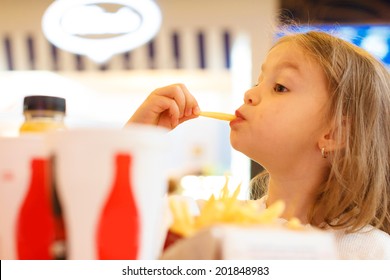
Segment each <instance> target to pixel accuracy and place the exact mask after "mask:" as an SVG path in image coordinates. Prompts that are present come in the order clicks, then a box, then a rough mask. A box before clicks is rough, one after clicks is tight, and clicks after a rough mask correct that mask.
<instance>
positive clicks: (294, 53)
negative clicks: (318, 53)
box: [262, 42, 314, 71]
mask: <svg viewBox="0 0 390 280" xmlns="http://www.w3.org/2000/svg"><path fill="white" fill-rule="evenodd" d="M313 62H314V59H313V58H312V57H311V56H309V55H308V54H307V53H305V50H304V49H303V48H302V47H301V46H299V45H297V44H295V43H293V42H282V43H278V44H276V45H275V46H274V47H273V48H272V49H271V50H270V51H269V52H268V55H267V57H266V59H265V61H264V63H263V65H262V71H264V70H266V69H267V68H268V67H270V68H271V67H278V68H279V67H282V66H287V67H290V68H291V67H292V68H297V70H299V69H301V68H306V67H308V66H312V65H313Z"/></svg>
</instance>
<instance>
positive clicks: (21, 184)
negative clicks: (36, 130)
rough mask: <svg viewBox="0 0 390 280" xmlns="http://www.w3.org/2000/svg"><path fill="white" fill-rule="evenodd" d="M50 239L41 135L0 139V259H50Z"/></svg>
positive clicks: (47, 169)
mask: <svg viewBox="0 0 390 280" xmlns="http://www.w3.org/2000/svg"><path fill="white" fill-rule="evenodd" d="M53 240H54V219H53V216H52V208H51V201H50V166H49V153H48V149H47V147H46V146H45V141H44V138H43V136H40V135H22V136H19V137H0V259H51V258H52V256H51V253H50V247H51V245H52V242H53Z"/></svg>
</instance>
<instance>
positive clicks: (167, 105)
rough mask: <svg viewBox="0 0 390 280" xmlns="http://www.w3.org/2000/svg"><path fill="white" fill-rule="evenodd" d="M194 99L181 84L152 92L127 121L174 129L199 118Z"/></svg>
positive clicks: (197, 107) (196, 103) (198, 110)
mask: <svg viewBox="0 0 390 280" xmlns="http://www.w3.org/2000/svg"><path fill="white" fill-rule="evenodd" d="M199 112H200V109H199V106H198V102H197V101H196V99H195V98H194V97H193V96H192V95H191V94H190V92H189V91H188V89H187V88H186V87H185V85H183V84H173V85H169V86H166V87H162V88H158V89H156V90H154V91H153V92H152V93H151V94H150V95H149V96H148V97H147V98H146V100H145V101H144V102H143V103H142V104H141V106H140V107H139V108H138V109H137V110H136V111H135V113H134V114H133V116H132V117H131V118H130V119H129V121H128V122H127V124H129V123H143V124H152V125H157V126H162V127H166V128H168V129H173V128H175V127H176V126H177V125H178V124H180V123H182V122H184V121H186V120H189V119H193V118H197V117H198V116H199Z"/></svg>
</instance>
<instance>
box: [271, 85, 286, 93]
mask: <svg viewBox="0 0 390 280" xmlns="http://www.w3.org/2000/svg"><path fill="white" fill-rule="evenodd" d="M274 91H275V92H287V91H288V89H287V88H286V87H285V86H283V85H281V84H276V85H275V87H274Z"/></svg>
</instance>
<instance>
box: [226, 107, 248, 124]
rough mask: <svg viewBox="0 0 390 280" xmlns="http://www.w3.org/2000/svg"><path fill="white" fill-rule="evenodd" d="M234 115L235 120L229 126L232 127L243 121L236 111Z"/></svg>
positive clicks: (242, 117)
mask: <svg viewBox="0 0 390 280" xmlns="http://www.w3.org/2000/svg"><path fill="white" fill-rule="evenodd" d="M235 115H236V118H235V119H234V120H232V121H231V122H230V126H233V125H235V124H237V123H240V122H242V121H244V120H245V118H244V116H243V115H242V114H241V113H240V111H238V110H236V113H235Z"/></svg>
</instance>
